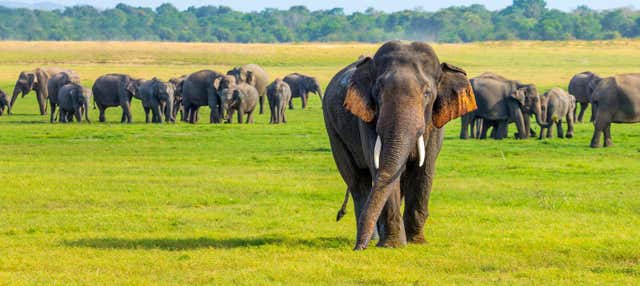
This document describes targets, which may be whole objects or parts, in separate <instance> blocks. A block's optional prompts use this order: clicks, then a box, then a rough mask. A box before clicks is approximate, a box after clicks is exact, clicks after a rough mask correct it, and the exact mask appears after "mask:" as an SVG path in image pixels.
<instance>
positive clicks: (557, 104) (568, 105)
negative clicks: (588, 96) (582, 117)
mask: <svg viewBox="0 0 640 286" xmlns="http://www.w3.org/2000/svg"><path fill="white" fill-rule="evenodd" d="M541 100H542V101H541V105H542V114H543V116H542V118H543V120H544V121H546V122H547V125H541V126H540V139H542V138H543V137H544V136H543V133H544V130H545V129H546V130H547V135H546V137H547V138H551V137H552V132H551V129H552V128H551V127H552V126H553V124H556V128H557V134H558V138H564V137H565V134H564V130H563V129H562V121H563V119H566V122H567V134H566V137H567V138H573V122H574V120H573V111H574V110H575V108H576V99H575V97H573V96H572V95H570V94H568V93H567V92H566V91H564V90H563V89H561V88H557V87H555V88H552V89H551V90H549V91H548V92H545V93H544V94H543V95H542V97H541Z"/></svg>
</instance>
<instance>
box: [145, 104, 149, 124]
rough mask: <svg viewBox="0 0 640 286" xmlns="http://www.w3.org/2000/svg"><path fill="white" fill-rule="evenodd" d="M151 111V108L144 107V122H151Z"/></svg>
mask: <svg viewBox="0 0 640 286" xmlns="http://www.w3.org/2000/svg"><path fill="white" fill-rule="evenodd" d="M150 111H151V109H150V108H148V107H145V108H144V122H145V123H149V112H150Z"/></svg>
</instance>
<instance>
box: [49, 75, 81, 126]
mask: <svg viewBox="0 0 640 286" xmlns="http://www.w3.org/2000/svg"><path fill="white" fill-rule="evenodd" d="M70 83H77V84H80V77H79V76H77V75H75V74H69V73H67V72H60V73H57V74H55V75H53V76H52V77H51V78H49V81H48V82H47V93H48V94H49V106H50V107H51V118H50V119H49V122H51V123H53V122H55V117H56V107H57V106H58V92H59V91H60V89H61V88H62V87H63V86H65V85H67V84H70Z"/></svg>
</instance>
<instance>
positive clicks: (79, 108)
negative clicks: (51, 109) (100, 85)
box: [58, 83, 92, 123]
mask: <svg viewBox="0 0 640 286" xmlns="http://www.w3.org/2000/svg"><path fill="white" fill-rule="evenodd" d="M91 95H92V92H91V90H89V89H88V88H84V87H82V86H81V85H79V84H77V83H70V84H66V85H64V86H62V87H61V88H60V91H59V92H58V105H59V106H60V122H62V123H66V122H69V121H72V120H73V117H74V116H75V119H76V121H77V122H78V123H80V122H82V115H84V118H85V119H86V120H87V123H91V120H89V102H90V101H91Z"/></svg>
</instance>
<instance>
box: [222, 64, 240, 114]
mask: <svg viewBox="0 0 640 286" xmlns="http://www.w3.org/2000/svg"><path fill="white" fill-rule="evenodd" d="M236 85H237V82H236V78H235V77H234V76H231V75H226V76H223V77H221V78H220V84H219V87H218V90H219V94H220V98H221V101H220V104H221V105H222V111H223V113H222V114H223V118H225V120H226V122H227V123H231V116H232V115H233V114H232V112H231V110H232V109H233V108H235V99H234V94H236V93H237V92H238V91H237V89H236Z"/></svg>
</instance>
